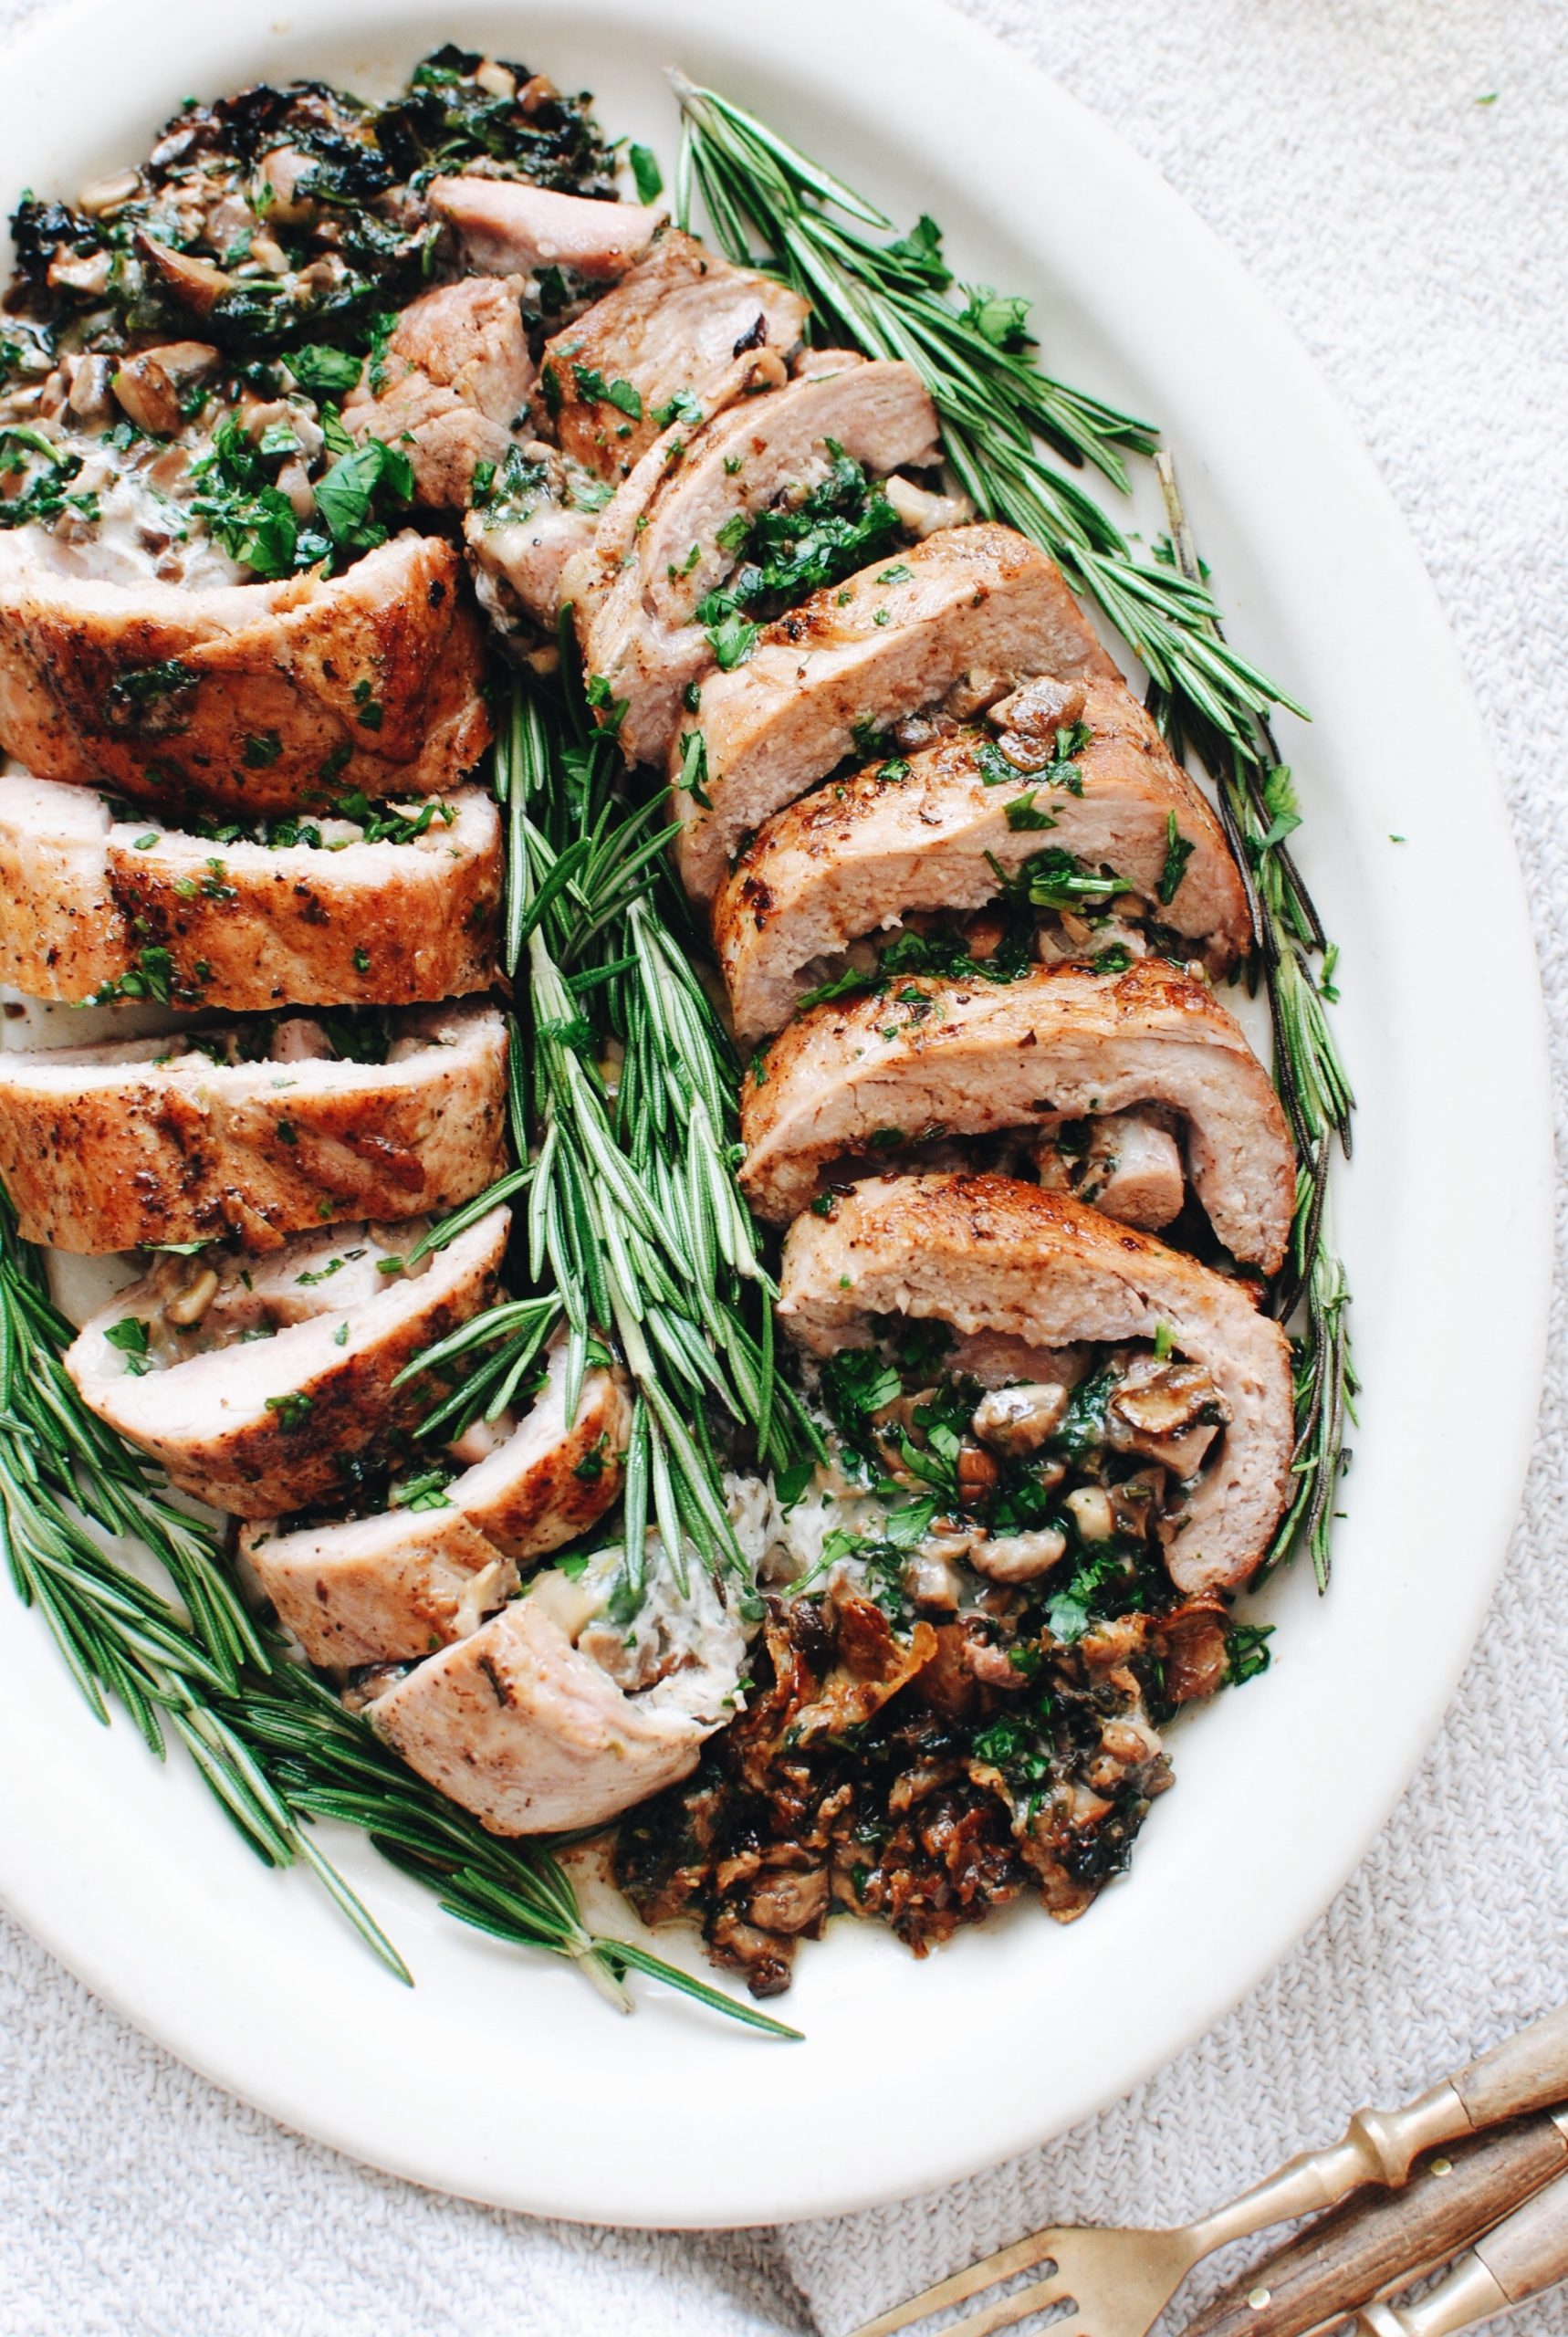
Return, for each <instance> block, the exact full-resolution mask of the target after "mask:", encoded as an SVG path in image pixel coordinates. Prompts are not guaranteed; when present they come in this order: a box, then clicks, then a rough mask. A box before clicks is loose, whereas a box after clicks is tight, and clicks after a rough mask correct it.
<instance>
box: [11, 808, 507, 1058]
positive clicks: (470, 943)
mask: <svg viewBox="0 0 1568 2337" xmlns="http://www.w3.org/2000/svg"><path fill="white" fill-rule="evenodd" d="M405 808H406V809H407V810H409V811H410V812H417V811H418V809H419V807H418V806H417V805H415V804H411V805H408V806H406V807H405ZM448 812H450V813H451V814H452V817H451V818H450V819H448V817H447V816H446V815H447V813H448ZM343 833H344V834H348V833H350V831H344V832H343ZM500 900H501V828H500V821H499V819H498V817H497V812H496V806H495V803H494V802H493V800H492V799H491V797H490V796H489V795H487V794H486V792H485V791H483V790H482V789H480V788H476V787H462V788H458V789H457V790H456V791H455V793H454V794H453V795H452V796H451V797H450V798H449V799H448V801H447V802H445V803H444V805H443V806H442V808H441V809H440V810H439V811H438V812H436V815H435V816H434V818H433V819H432V821H431V823H430V825H429V827H428V828H427V829H426V831H425V833H424V834H423V836H421V837H418V838H416V839H415V840H414V841H413V842H411V843H406V844H395V843H392V842H391V841H390V840H385V839H383V840H382V842H380V843H377V844H366V843H364V842H363V841H359V842H352V841H350V842H344V841H343V840H342V836H337V837H334V839H333V842H332V845H331V848H330V849H321V848H319V847H312V846H310V845H308V844H250V843H244V842H235V843H229V844H218V843H216V842H214V840H213V839H211V838H210V837H206V836H199V835H190V834H186V833H182V832H181V831H180V830H178V829H172V828H162V827H153V828H151V829H150V828H149V826H148V824H147V822H146V820H145V818H141V819H137V818H132V819H131V820H129V821H125V820H116V819H115V818H114V816H113V813H112V812H111V811H110V806H109V805H108V804H107V803H106V802H104V800H103V798H102V797H101V796H99V795H93V794H89V792H88V791H86V790H85V789H83V788H79V787H63V786H61V785H59V784H58V783H57V781H53V780H38V779H28V778H26V777H22V776H20V775H17V776H12V777H5V776H0V980H4V981H7V982H9V983H11V984H12V985H13V987H14V988H16V989H17V990H25V991H26V993H27V995H28V996H29V997H32V998H50V999H64V1000H68V1001H73V1002H75V1001H81V1000H84V999H89V998H91V997H92V995H93V994H94V992H95V991H97V990H99V989H100V988H101V987H102V986H103V984H105V983H106V982H113V981H118V980H120V978H121V977H122V976H123V975H125V974H128V973H130V972H131V969H132V968H133V967H135V966H136V965H137V964H138V962H139V960H140V959H141V952H142V951H143V950H144V949H146V948H159V949H165V950H167V952H168V954H169V965H168V968H167V974H168V988H169V994H170V997H171V999H172V1000H173V1001H176V1002H177V1003H180V1004H183V1005H198V1004H199V1005H205V1006H213V1007H218V1008H227V1009H229V1010H230V1011H234V1012H246V1011H252V1010H255V1011H265V1010H266V1009H267V1008H269V1007H274V1006H282V1005H299V1006H352V1005H384V1006H404V1005H417V1004H425V1003H428V1002H431V1001H435V1000H438V999H444V998H461V997H464V996H465V995H466V994H467V993H468V992H469V991H471V990H487V989H488V988H489V986H490V983H491V982H492V980H494V978H495V938H496V932H497V922H498V915H499V909H500Z"/></svg>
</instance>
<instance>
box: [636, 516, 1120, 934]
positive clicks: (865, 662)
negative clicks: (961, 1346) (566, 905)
mask: <svg viewBox="0 0 1568 2337" xmlns="http://www.w3.org/2000/svg"><path fill="white" fill-rule="evenodd" d="M1036 674H1050V675H1052V676H1056V677H1058V678H1059V679H1065V680H1081V681H1088V680H1097V681H1113V680H1115V679H1116V678H1117V675H1116V668H1115V666H1114V665H1113V664H1112V662H1111V660H1110V658H1109V657H1108V656H1107V655H1106V654H1105V652H1104V650H1103V648H1102V647H1101V645H1100V643H1099V641H1098V639H1097V638H1096V636H1095V634H1094V630H1093V628H1092V625H1091V624H1090V623H1089V620H1088V618H1087V617H1086V616H1085V615H1084V613H1083V612H1082V609H1081V608H1080V607H1079V605H1078V603H1077V602H1076V601H1075V600H1074V599H1073V597H1072V595H1071V592H1069V591H1068V589H1067V585H1066V582H1065V581H1064V579H1063V577H1062V574H1061V570H1060V569H1059V568H1058V567H1057V565H1056V563H1055V561H1052V560H1051V559H1049V558H1048V557H1047V556H1046V554H1045V553H1044V552H1042V551H1041V550H1040V549H1039V547H1038V546H1037V545H1034V544H1031V543H1030V542H1029V541H1028V540H1027V539H1026V538H1025V537H1023V536H1020V535H1017V534H1015V533H1014V531H1013V529H1010V528H1001V527H997V526H995V525H994V524H992V523H989V522H987V523H985V524H983V525H978V526H975V527H968V528H945V529H940V530H939V531H938V532H937V533H936V535H933V536H927V537H926V539H925V542H924V543H919V544H915V545H913V546H912V547H911V548H910V549H909V550H907V551H904V552H903V553H901V554H900V556H899V558H898V559H897V560H896V561H893V562H892V563H889V562H888V561H876V562H875V563H874V564H873V566H871V567H869V568H863V569H862V570H861V571H859V573H858V574H857V575H854V576H852V577H851V578H850V579H849V580H848V582H846V583H843V584H841V585H837V586H830V587H827V588H825V589H824V590H823V591H821V592H813V593H812V595H811V597H810V600H807V601H802V602H801V603H800V607H799V608H797V609H792V610H791V611H790V612H789V614H788V615H787V616H783V617H780V618H779V621H778V623H777V624H770V625H768V626H766V627H765V628H764V630H763V633H762V635H761V638H760V639H759V641H758V644H757V646H756V647H755V649H754V650H753V651H752V654H751V655H750V657H749V658H747V661H746V663H745V664H744V665H737V666H736V667H735V669H734V670H733V672H731V673H727V674H716V675H715V676H713V677H712V678H711V679H710V680H709V681H708V682H707V684H706V686H705V687H704V690H703V697H702V707H701V709H700V713H699V715H698V716H697V717H695V718H694V719H693V721H692V722H691V723H690V724H688V725H687V726H686V733H685V735H690V733H691V732H693V731H697V732H700V735H701V738H702V739H703V742H704V755H703V770H702V773H701V780H700V785H701V791H702V794H703V795H705V796H706V802H703V801H699V795H698V790H697V788H695V787H693V786H692V785H691V784H690V783H689V782H690V779H691V773H690V772H689V771H688V770H686V768H685V760H686V757H687V753H688V749H687V748H686V746H685V736H683V738H682V739H677V740H676V742H675V744H674V747H673V748H672V749H671V751H670V781H671V788H672V795H673V802H674V813H675V816H676V817H677V818H678V819H679V820H680V821H681V823H682V831H681V835H680V838H679V840H678V842H677V844H676V847H675V851H676V858H677V861H678V863H679V866H680V872H681V876H682V879H683V881H684V883H685V887H686V890H687V892H688V893H690V895H691V896H692V898H693V899H694V900H697V901H707V900H711V899H712V898H713V896H714V895H715V893H716V892H717V890H718V888H719V886H720V885H721V884H722V883H723V881H724V877H725V874H726V871H727V867H728V865H729V862H730V860H731V858H732V856H733V855H734V854H735V853H736V852H737V850H738V849H739V847H740V846H741V844H743V842H744V841H745V839H746V837H747V835H748V834H749V833H750V832H751V831H752V830H753V829H754V828H758V827H760V825H761V824H762V823H763V821H764V820H766V819H768V817H769V816H770V814H771V813H773V812H778V811H779V810H780V809H781V808H782V807H783V806H784V805H785V804H786V803H792V802H795V800H796V799H797V797H799V796H801V795H804V794H805V792H806V791H807V790H808V789H809V788H811V787H814V786H815V785H816V783H817V781H819V780H821V779H825V778H826V777H827V775H828V773H829V772H830V771H831V770H834V769H835V768H836V767H837V766H838V765H839V764H840V763H841V762H842V761H843V760H844V759H845V757H846V756H848V755H851V754H852V753H854V752H855V751H856V749H857V747H861V751H863V747H862V746H861V741H862V739H864V737H865V735H866V734H867V731H868V728H869V730H870V731H871V732H873V733H874V732H875V731H876V730H878V729H879V728H881V727H882V726H883V724H885V723H888V722H891V721H894V720H896V719H897V718H899V717H900V716H902V715H908V714H913V713H915V712H918V711H919V710H920V709H921V708H923V707H934V706H936V705H937V704H939V703H940V702H941V701H942V700H943V699H944V698H946V697H947V695H948V693H949V692H950V691H952V690H954V689H955V688H962V689H963V690H964V691H965V693H966V695H968V694H970V693H974V694H977V703H981V704H983V703H986V702H988V698H994V697H1001V696H1002V695H1003V690H1004V687H1005V686H1009V685H1011V684H1012V683H1015V682H1019V681H1021V680H1023V679H1024V678H1025V677H1026V676H1030V675H1036Z"/></svg>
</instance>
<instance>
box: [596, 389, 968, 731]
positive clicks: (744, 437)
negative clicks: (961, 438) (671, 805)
mask: <svg viewBox="0 0 1568 2337" xmlns="http://www.w3.org/2000/svg"><path fill="white" fill-rule="evenodd" d="M831 446H837V447H839V448H841V451H842V452H843V453H844V454H846V455H848V456H851V457H852V459H853V460H854V461H855V462H858V463H860V464H862V465H863V466H864V467H865V468H866V469H867V470H868V471H869V472H871V473H872V474H873V475H874V476H876V477H882V476H884V475H885V474H886V473H887V472H889V471H893V470H896V469H897V468H898V467H899V466H901V465H908V466H912V467H915V468H921V467H924V466H927V465H929V464H931V463H934V462H936V460H937V459H938V457H939V455H940V451H941V449H940V440H939V435H938V429H937V423H936V409H935V407H934V406H933V405H932V403H931V399H930V396H929V394H928V393H927V392H926V389H925V384H924V383H922V382H921V380H920V377H919V375H918V374H917V373H916V372H915V370H914V368H913V367H912V366H909V365H898V364H859V365H853V366H848V367H845V368H842V369H841V370H839V371H835V372H815V373H812V374H810V376H808V377H807V378H805V379H803V380H797V381H794V382H791V383H789V385H788V386H787V387H785V388H783V389H780V390H778V391H776V392H775V393H773V394H772V395H771V396H768V397H759V398H755V399H751V400H748V401H747V402H746V403H744V404H742V405H738V406H733V405H732V406H730V407H728V408H727V411H725V412H724V413H722V414H719V415H717V416H716V418H715V419H713V420H711V421H709V422H707V423H706V424H705V425H704V426H703V427H702V428H701V429H699V430H697V431H695V432H689V431H688V432H687V433H686V434H685V438H684V442H683V444H682V445H681V449H680V454H679V456H678V458H677V459H666V460H665V461H664V463H663V464H661V465H660V466H659V468H658V471H657V474H656V478H655V481H654V483H653V492H652V493H651V494H650V495H648V496H646V497H645V498H643V499H642V508H640V509H639V510H638V512H637V515H636V521H635V522H634V530H633V532H632V535H631V538H630V541H629V542H627V541H622V535H623V534H624V530H620V531H617V530H614V529H607V530H606V531H605V533H606V538H607V540H606V542H605V545H604V548H603V550H601V551H600V553H599V555H598V557H597V559H596V560H595V561H593V562H592V563H591V565H592V568H593V569H594V570H596V571H598V574H597V575H596V576H591V577H585V578H584V579H583V582H582V584H581V586H580V589H579V590H578V591H577V592H575V593H574V596H573V597H574V602H575V606H576V611H577V622H578V631H579V638H580V642H581V645H582V655H583V664H584V667H585V669H586V670H587V671H588V672H589V673H590V674H597V675H600V676H602V678H603V680H604V682H605V683H606V685H607V686H608V689H609V693H610V696H611V697H612V699H616V700H621V701H623V702H624V706H625V712H624V715H623V716H622V719H621V724H620V728H619V729H618V731H617V734H616V735H617V737H618V738H619V739H620V741H621V744H622V748H623V749H624V750H625V753H626V756H627V760H629V761H632V762H647V763H657V762H663V761H664V758H665V756H666V755H667V753H668V752H669V748H670V742H671V739H673V738H674V731H675V728H676V725H677V723H678V722H679V720H680V714H681V698H682V693H683V691H684V690H685V687H686V686H687V685H688V684H689V683H691V682H693V681H695V679H696V678H697V676H699V675H701V674H703V673H704V672H706V670H707V668H708V667H709V666H710V665H712V664H713V662H714V660H713V651H712V649H711V648H710V646H709V645H708V641H707V638H706V633H705V632H704V629H703V627H702V626H701V625H699V624H696V623H695V613H696V609H697V605H698V603H699V602H700V601H701V600H702V599H703V598H704V596H705V594H706V593H708V592H714V591H716V589H717V588H719V587H720V586H721V585H723V584H724V583H725V582H726V581H727V578H728V577H729V576H730V575H731V573H732V572H733V571H734V569H735V567H736V565H737V558H738V554H737V550H736V549H735V547H734V544H733V540H732V542H731V543H730V545H729V546H728V547H727V546H726V544H725V543H724V542H723V541H722V540H721V533H722V531H723V530H724V529H727V528H733V526H734V523H735V522H736V520H737V519H752V518H754V517H755V516H756V515H757V514H758V512H760V511H764V510H766V509H767V508H768V507H769V506H770V505H771V504H774V503H776V502H777V501H778V499H779V496H780V495H781V494H782V493H783V492H784V490H785V489H787V488H791V487H796V488H803V487H814V486H816V485H817V484H818V483H819V482H820V481H821V479H822V478H824V477H826V476H827V474H828V472H829V470H830V469H831V465H832V461H833V456H832V453H831ZM632 484H633V483H632V481H631V480H629V481H628V482H627V484H626V486H625V487H622V489H621V490H620V498H630V497H631V495H632ZM620 498H618V500H619V499H620ZM609 516H610V515H608V514H607V515H606V517H607V519H608V518H609ZM611 538H613V540H610V539H611ZM628 551H630V553H631V555H632V557H631V559H630V560H628V559H627V557H626V555H627V553H628ZM885 564H886V563H884V565H885Z"/></svg>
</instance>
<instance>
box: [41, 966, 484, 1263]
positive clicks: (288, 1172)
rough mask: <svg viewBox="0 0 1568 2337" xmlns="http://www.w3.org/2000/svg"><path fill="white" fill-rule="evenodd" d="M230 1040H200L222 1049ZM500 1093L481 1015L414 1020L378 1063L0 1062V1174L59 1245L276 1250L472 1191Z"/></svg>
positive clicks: (168, 1054) (184, 1057)
mask: <svg viewBox="0 0 1568 2337" xmlns="http://www.w3.org/2000/svg"><path fill="white" fill-rule="evenodd" d="M284 1028H285V1030H286V1031H288V1032H295V1033H299V1032H306V1033H309V1032H313V1031H314V1030H315V1028H316V1026H314V1025H311V1024H300V1023H298V1022H295V1023H288V1024H285V1026H284ZM203 1036H204V1039H205V1041H206V1043H207V1044H208V1045H209V1046H213V1047H215V1048H223V1049H224V1051H225V1052H228V1051H229V1050H228V1049H227V1048H225V1045H224V1043H225V1041H230V1040H232V1039H233V1038H234V1036H235V1033H233V1032H210V1033H204V1034H203ZM322 1054H323V1055H325V1054H326V1048H325V1046H324V1045H323V1048H322ZM506 1084H507V1032H506V1025H505V1024H504V1022H502V1020H501V1017H500V1015H499V1014H498V1013H497V1012H496V1011H495V1010H494V1009H493V1008H490V1007H444V1008H440V1009H438V1010H437V1011H435V1012H434V1013H415V1014H411V1015H410V1016H408V1018H407V1019H406V1021H405V1022H403V1024H402V1027H401V1029H400V1031H399V1032H398V1034H397V1037H396V1038H395V1040H394V1042H393V1043H392V1047H391V1048H390V1050H389V1053H388V1059H387V1061H386V1062H385V1063H381V1064H376V1063H354V1062H340V1061H334V1060H330V1059H326V1060H323V1059H322V1058H321V1057H320V1056H318V1057H316V1058H315V1059H311V1060H290V1059H287V1058H285V1059H283V1060H279V1059H278V1058H277V1056H272V1057H267V1058H264V1059H263V1060H261V1061H260V1062H251V1063H245V1062H214V1061H213V1060H212V1057H211V1056H210V1055H209V1054H208V1053H205V1052H204V1051H203V1048H202V1047H201V1046H200V1045H193V1043H191V1042H190V1041H189V1040H186V1039H183V1038H178V1037H171V1038H143V1039H131V1040H127V1041H123V1042H120V1043H111V1044H109V1045H105V1046H87V1047H63V1048H48V1049H45V1050H40V1051H39V1052H37V1053H0V1179H3V1180H4V1183H5V1190H6V1192H7V1194H8V1195H9V1198H10V1200H11V1203H12V1206H13V1207H14V1208H15V1210H16V1213H17V1218H18V1221H19V1223H20V1227H21V1231H22V1233H23V1235H24V1237H25V1238H26V1240H27V1241H29V1242H47V1243H49V1244H51V1245H52V1246H53V1247H54V1248H55V1249H57V1250H69V1251H74V1252H78V1254H85V1255H87V1256H101V1255H104V1254H107V1253H109V1252H113V1251H117V1250H130V1249H133V1248H136V1247H138V1246H139V1245H141V1244H142V1243H159V1242H210V1241H214V1240H217V1241H222V1240H234V1241H237V1242H241V1243H243V1244H244V1246H245V1247H246V1248H247V1249H251V1250H273V1249H277V1247H278V1245H279V1244H280V1243H281V1242H284V1241H285V1240H287V1237H288V1236H289V1235H290V1234H294V1233H300V1232H304V1231H307V1230H308V1229H309V1228H311V1227H319V1226H321V1225H323V1224H331V1223H336V1222H339V1221H342V1220H345V1219H350V1218H358V1219H366V1218H368V1219H370V1220H371V1221H375V1222H386V1223H392V1222H394V1221H398V1220H401V1219H402V1218H408V1217H417V1216H420V1215H423V1214H424V1213H426V1212H428V1211H431V1210H449V1209H455V1207H457V1205H458V1204H459V1203H460V1202H462V1201H465V1200H473V1198H474V1196H475V1195H476V1193H482V1192H483V1191H484V1189H485V1188H486V1185H488V1184H490V1183H491V1182H493V1180H494V1179H495V1178H496V1177H497V1175H498V1174H499V1173H500V1168H501V1165H502V1160H503V1156H504V1148H505V1127H506Z"/></svg>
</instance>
